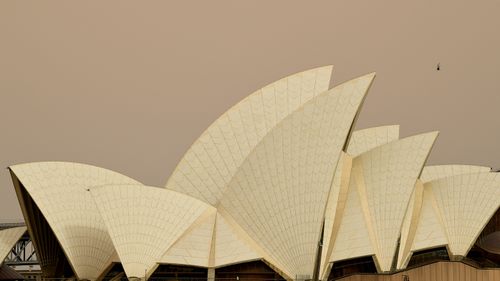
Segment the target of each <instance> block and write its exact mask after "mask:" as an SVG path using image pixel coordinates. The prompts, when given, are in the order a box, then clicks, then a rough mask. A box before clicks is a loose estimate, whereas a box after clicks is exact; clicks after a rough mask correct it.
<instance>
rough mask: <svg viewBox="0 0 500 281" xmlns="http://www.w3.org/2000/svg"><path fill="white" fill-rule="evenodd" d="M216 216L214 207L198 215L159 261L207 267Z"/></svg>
mask: <svg viewBox="0 0 500 281" xmlns="http://www.w3.org/2000/svg"><path fill="white" fill-rule="evenodd" d="M216 217H217V211H216V210H215V208H214V209H211V210H210V211H207V212H205V213H204V214H203V215H202V216H200V217H199V218H198V219H197V220H196V221H195V222H194V223H193V224H192V225H191V226H190V227H189V228H188V229H187V230H186V232H185V233H184V234H183V235H182V236H181V237H180V238H179V239H178V240H177V242H175V244H173V245H172V247H170V248H169V249H168V251H167V252H166V253H165V254H164V255H163V257H162V258H161V259H160V260H159V263H164V264H167V263H168V264H181V265H193V266H200V267H209V266H210V251H211V249H212V241H213V239H214V238H213V236H214V233H215V229H214V228H215V220H216Z"/></svg>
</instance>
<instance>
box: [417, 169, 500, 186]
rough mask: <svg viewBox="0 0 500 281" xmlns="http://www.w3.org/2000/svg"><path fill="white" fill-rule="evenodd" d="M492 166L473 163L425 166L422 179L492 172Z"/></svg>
mask: <svg viewBox="0 0 500 281" xmlns="http://www.w3.org/2000/svg"><path fill="white" fill-rule="evenodd" d="M490 171H491V168H490V167H483V166H473V165H434V166H425V167H424V169H423V170H422V175H421V176H420V179H421V180H422V181H423V182H424V183H425V182H429V181H433V180H437V179H442V178H446V177H452V176H457V175H464V174H474V173H487V172H490Z"/></svg>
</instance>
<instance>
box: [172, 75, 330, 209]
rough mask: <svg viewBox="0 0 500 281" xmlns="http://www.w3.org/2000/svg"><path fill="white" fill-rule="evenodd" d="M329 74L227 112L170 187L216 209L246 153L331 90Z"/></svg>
mask: <svg viewBox="0 0 500 281" xmlns="http://www.w3.org/2000/svg"><path fill="white" fill-rule="evenodd" d="M331 72H332V67H331V66H326V67H320V68H315V69H311V70H308V71H304V72H300V73H297V74H294V75H291V76H289V77H286V78H283V79H281V80H278V81H277V82H274V83H272V84H269V85H268V86H266V87H264V88H262V89H260V90H258V91H256V92H254V93H253V94H251V95H250V96H248V97H247V98H245V99H244V100H242V101H241V102H239V103H238V104H237V105H235V106H234V107H232V108H231V109H229V110H228V111H227V112H225V113H224V114H223V115H222V116H221V117H219V118H218V119H217V120H216V121H215V122H214V123H213V124H212V125H211V126H210V127H209V128H208V129H207V130H206V131H205V132H204V133H203V134H202V135H201V136H200V137H199V138H198V139H197V140H196V142H195V143H194V144H193V145H192V146H191V148H190V149H189V150H188V151H187V152H186V154H185V155H184V157H183V158H182V159H181V161H180V162H179V164H178V165H177V167H176V169H175V170H174V172H173V173H172V176H171V177H170V178H169V180H168V183H167V188H169V189H173V190H177V191H179V192H183V193H186V194H189V195H190V196H193V197H196V198H198V199H200V200H203V201H205V202H207V203H210V204H212V205H214V206H215V205H217V204H218V203H219V200H220V199H221V198H222V197H223V195H224V192H225V190H226V188H227V185H228V184H229V182H230V181H231V179H232V178H233V176H234V175H235V173H236V172H237V171H238V169H239V168H240V165H241V164H242V163H243V161H244V160H245V159H246V157H247V156H248V154H250V152H251V151H252V150H253V149H254V147H255V146H256V145H257V144H258V143H259V142H260V141H261V140H262V139H263V138H264V136H265V135H266V134H268V133H269V132H270V131H271V130H272V129H274V127H275V126H276V124H278V123H279V122H281V121H282V120H283V119H284V118H286V117H287V116H288V115H289V114H290V113H292V112H293V111H295V110H297V109H298V108H299V107H301V106H302V105H303V104H305V103H306V102H308V101H309V100H311V99H312V98H314V97H315V96H317V95H318V94H320V93H322V92H324V91H326V90H328V87H329V84H330V77H331Z"/></svg>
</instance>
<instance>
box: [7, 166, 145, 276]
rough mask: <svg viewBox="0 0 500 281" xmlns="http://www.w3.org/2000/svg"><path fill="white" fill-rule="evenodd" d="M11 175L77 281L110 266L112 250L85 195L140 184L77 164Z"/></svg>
mask: <svg viewBox="0 0 500 281" xmlns="http://www.w3.org/2000/svg"><path fill="white" fill-rule="evenodd" d="M10 169H11V170H12V172H13V173H14V174H15V175H16V177H17V178H18V179H19V181H20V182H21V183H22V184H23V186H24V187H25V188H26V191H27V192H28V193H29V195H30V196H31V197H32V198H33V200H34V201H35V203H36V205H37V207H38V208H39V209H40V211H41V212H42V214H43V215H44V217H45V219H46V220H47V222H48V223H49V225H50V227H51V228H52V230H53V232H54V234H55V236H56V237H57V239H58V240H59V243H60V244H61V246H62V248H63V250H64V252H65V254H66V256H67V258H68V261H69V263H70V264H71V266H72V268H73V270H74V272H75V274H76V276H77V277H78V278H80V279H88V280H95V279H96V278H98V277H99V276H100V275H101V274H102V273H103V271H104V270H105V269H106V268H107V267H108V266H109V264H110V263H111V260H110V259H111V258H112V256H113V254H114V252H115V249H114V247H113V243H112V242H111V239H110V238H109V235H108V233H107V229H106V226H105V225H104V222H103V221H102V219H101V215H100V214H99V212H98V211H97V207H96V204H95V203H94V200H93V199H92V197H91V196H90V194H89V193H88V192H87V191H86V190H87V189H88V188H91V187H93V186H101V185H106V184H134V185H137V184H140V183H139V182H137V181H136V180H133V179H131V178H129V177H126V176H124V175H121V174H119V173H116V172H113V171H110V170H106V169H103V168H98V167H95V166H91V165H85V164H78V163H67V162H38V163H28V164H20V165H14V166H11V167H10ZM90 249H92V250H90Z"/></svg>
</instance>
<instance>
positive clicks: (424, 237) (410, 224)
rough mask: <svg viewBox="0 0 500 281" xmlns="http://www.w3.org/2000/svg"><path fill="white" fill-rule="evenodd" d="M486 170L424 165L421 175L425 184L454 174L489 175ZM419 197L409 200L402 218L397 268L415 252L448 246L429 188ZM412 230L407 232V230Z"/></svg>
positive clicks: (476, 167)
mask: <svg viewBox="0 0 500 281" xmlns="http://www.w3.org/2000/svg"><path fill="white" fill-rule="evenodd" d="M490 171H491V168H489V167H483V166H473V165H435V166H425V167H424V168H423V170H422V173H421V175H420V180H421V181H422V182H424V183H426V182H431V181H435V180H438V179H445V178H448V177H453V176H457V175H466V174H474V173H488V172H490ZM422 192H423V193H422V196H417V197H412V200H411V202H410V204H411V206H410V207H414V208H415V209H416V210H417V214H415V213H414V212H412V209H411V208H409V210H408V212H407V213H406V215H405V219H404V225H403V229H402V233H401V243H400V249H399V256H398V264H397V266H398V268H405V267H406V265H407V264H408V262H409V260H410V258H411V255H412V254H413V252H415V251H419V250H425V249H429V248H436V247H440V246H444V245H447V244H448V239H447V237H446V234H445V232H444V225H443V218H442V217H441V214H440V212H439V210H438V207H437V205H436V200H435V198H434V194H433V191H432V187H431V185H425V186H422ZM410 229H411V230H412V231H409V230H410Z"/></svg>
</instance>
